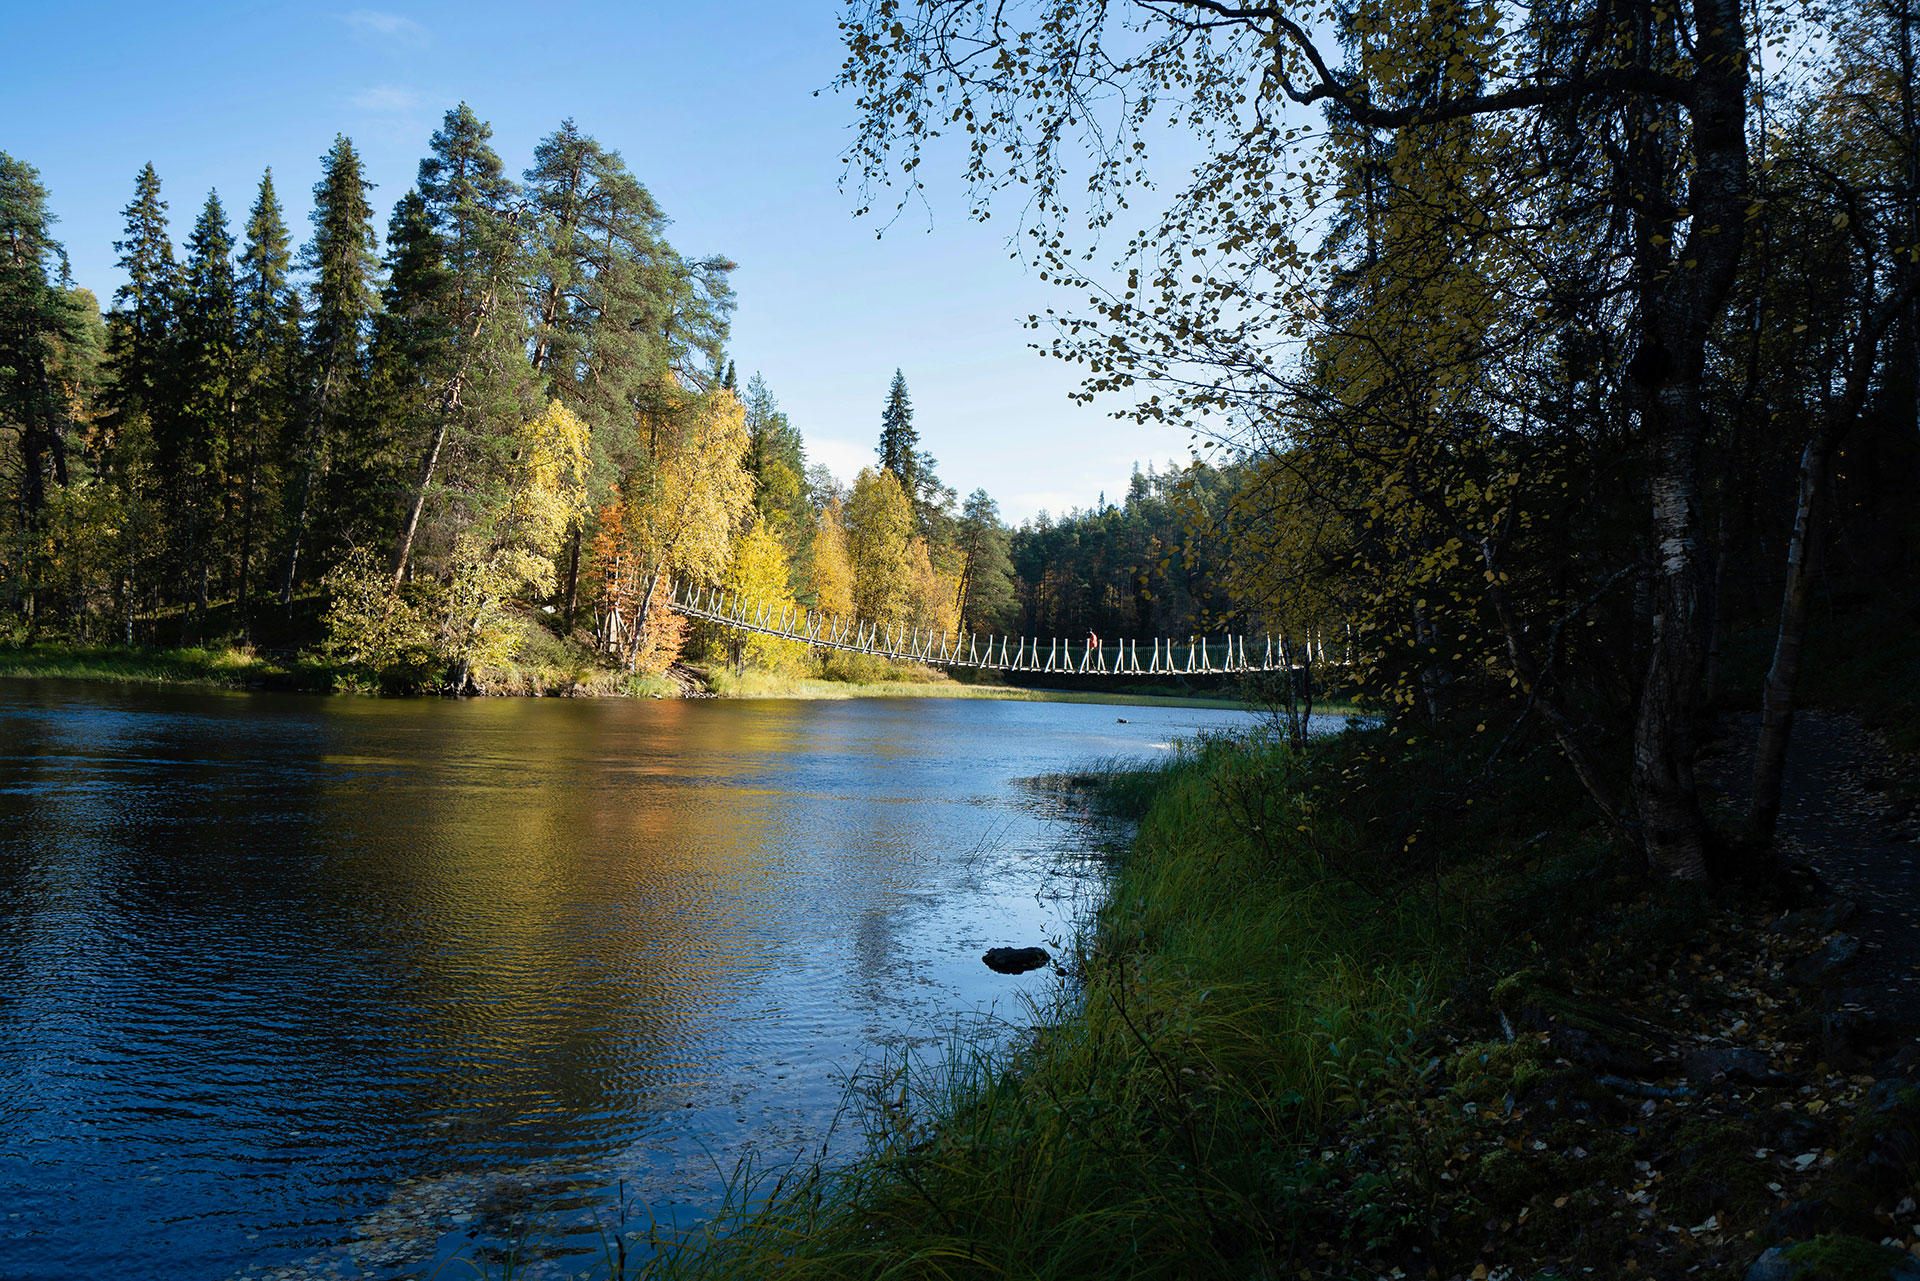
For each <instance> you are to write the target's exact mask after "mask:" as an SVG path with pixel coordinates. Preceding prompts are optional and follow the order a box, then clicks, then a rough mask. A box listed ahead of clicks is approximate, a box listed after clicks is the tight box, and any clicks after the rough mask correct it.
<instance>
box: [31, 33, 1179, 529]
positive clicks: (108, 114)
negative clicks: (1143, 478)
mask: <svg viewBox="0 0 1920 1281" xmlns="http://www.w3.org/2000/svg"><path fill="white" fill-rule="evenodd" d="M840 11H841V9H840V6H839V5H838V4H837V3H835V2H834V0H787V2H786V3H780V2H778V0H740V2H738V3H733V4H728V5H725V6H711V7H710V6H699V5H686V4H667V3H660V2H658V0H651V2H648V3H640V4H603V5H591V4H579V3H570V2H568V0H546V2H544V3H541V4H537V5H526V4H513V5H507V4H494V3H482V4H473V3H468V4H409V5H405V6H399V5H384V6H382V7H379V8H367V9H356V8H353V7H350V6H342V7H340V8H322V7H308V6H304V5H279V4H271V3H268V4H261V3H250V4H233V3H197V4H193V5H161V4H152V3H146V4H135V3H65V4H57V5H45V6H26V5H19V6H14V9H13V12H12V13H11V14H10V16H9V19H8V30H9V40H10V43H12V44H13V47H14V48H15V49H16V51H19V50H28V49H31V50H33V51H34V53H33V54H32V55H31V56H25V57H21V56H16V57H14V58H12V59H10V60H9V61H10V66H9V74H8V76H7V77H6V78H5V79H4V80H0V119H5V120H6V121H7V122H8V127H7V129H6V130H5V133H4V136H0V149H4V150H6V151H7V152H9V153H10V154H12V155H14V156H15V157H17V158H19V159H21V160H24V161H27V162H28V163H30V164H33V165H35V166H36V167H38V168H39V170H40V172H41V175H42V178H43V180H44V181H45V183H46V185H47V187H48V188H49V190H50V191H51V193H52V198H53V206H54V209H55V211H56V213H58V215H59V217H60V219H61V222H60V226H59V233H60V235H61V237H62V239H63V240H64V241H65V243H66V246H67V250H68V253H69V255H70V257H71V259H72V262H73V269H74V273H75V275H76V277H77V278H78V280H79V282H80V283H81V284H83V285H86V286H88V287H89V288H92V289H94V290H95V291H96V292H98V293H99V294H100V295H101V298H102V300H103V302H104V301H105V300H106V299H107V298H109V297H110V296H111V294H112V291H113V289H114V287H115V286H116V285H117V284H118V283H119V277H118V273H117V272H116V270H115V268H114V266H113V260H114V257H115V255H114V253H113V248H112V242H113V239H114V237H115V236H116V235H117V234H118V233H119V227H120V214H119V211H120V209H121V208H122V207H123V206H124V205H125V204H126V203H127V200H128V199H129V197H130V195H131V192H132V186H133V177H134V174H135V172H136V171H137V170H138V169H139V167H140V165H142V164H143V163H145V162H146V161H148V160H151V161H152V162H153V163H154V165H155V167H156V168H157V169H158V170H159V173H160V177H161V180H162V182H163V184H164V187H165V194H166V196H167V199H168V202H169V204H170V205H171V214H172V219H173V231H174V238H175V241H176V243H177V242H179V241H181V240H183V239H184V238H185V236H186V232H187V230H188V229H189V227H190V226H191V223H192V220H193V218H194V216H195V215H196V214H197V212H198V210H199V208H200V205H201V203H202V201H204V199H205V198H206V193H207V191H208V189H209V188H218V189H219V191H220V194H221V197H222V199H223V200H224V201H225V203H226V206H227V210H228V213H229V215H230V216H231V217H232V218H233V219H234V220H235V222H236V224H237V223H238V221H239V220H240V219H242V218H243V217H244V215H245V210H246V208H247V206H248V205H249V204H251V203H252V199H253V193H254V189H255V186H256V184H257V183H258V181H259V177H260V172H261V170H262V169H263V168H265V167H266V166H268V165H271V166H273V170H274V177H275V182H276V184H277V185H278V187H279V190H280V193H281V197H282V199H283V200H284V201H286V203H287V206H288V216H289V220H290V221H292V222H294V223H295V226H296V234H297V235H298V236H299V237H300V238H301V239H304V238H305V234H306V229H307V224H306V213H307V209H308V206H309V193H310V191H311V188H312V186H313V183H314V181H315V179H316V178H317V177H318V176H319V157H320V156H321V154H322V153H323V152H325V151H326V149H327V148H328V146H329V145H330V144H331V142H332V139H333V136H334V134H335V133H336V132H344V133H346V134H348V135H349V136H350V137H352V138H353V139H354V141H355V143H356V144H357V145H358V146H359V147H360V149H361V150H362V152H363V154H364V155H365V156H366V158H367V162H368V173H369V177H370V178H371V179H372V180H373V181H374V182H375V183H377V184H378V186H377V187H376V189H375V191H374V193H373V198H374V204H375V208H376V210H378V211H379V216H378V219H377V221H378V224H379V225H380V226H381V227H382V228H383V229H384V227H385V224H386V212H387V211H388V210H390V209H391V207H392V205H393V202H394V201H395V200H397V199H398V198H399V197H400V196H401V195H402V194H403V193H404V192H405V191H406V189H407V187H408V186H409V185H410V184H411V183H412V181H413V176H414V170H415V167H416V165H417V164H418V162H419V157H420V156H421V154H422V153H423V152H424V151H425V150H426V145H427V139H428V136H429V135H430V134H431V133H432V132H433V129H434V127H435V126H436V124H437V123H438V121H439V118H440V115H441V113H442V112H443V111H444V110H445V109H446V108H447V107H448V106H450V105H452V104H453V103H455V102H457V101H460V100H461V99H465V100H466V101H467V102H469V103H471V104H472V106H473V108H474V110H475V111H476V112H478V113H479V114H480V116H481V117H482V118H483V119H486V120H488V121H490V122H491V123H492V125H493V127H494V140H495V144H496V146H497V147H498V148H499V150H500V153H501V155H502V157H503V158H504V159H505V161H506V163H507V165H508V167H509V169H510V170H512V171H514V172H516V173H517V172H518V171H519V170H521V169H523V168H525V167H526V165H527V164H528V162H529V160H530V159H531V155H532V151H533V147H534V144H535V142H537V141H538V139H539V138H541V137H542V136H544V135H545V134H546V133H548V132H550V131H551V130H552V129H553V128H554V127H555V125H557V124H558V123H559V121H560V120H562V119H563V118H565V117H567V116H572V117H573V118H574V119H575V120H576V121H578V122H579V124H580V126H581V127H582V128H583V129H585V130H586V131H587V132H589V133H591V134H593V135H594V136H595V137H597V138H599V139H600V140H601V141H602V142H603V143H605V144H607V145H609V146H612V147H615V148H618V149H619V150H620V151H621V152H622V153H623V154H624V155H625V156H626V158H627V161H628V164H629V166H630V167H631V168H632V169H633V171H634V172H635V173H636V174H637V175H639V177H640V179H641V180H642V181H643V182H645V183H646V184H647V186H648V188H649V189H650V190H651V191H652V192H653V194H654V197H655V198H656V199H657V200H658V201H659V202H660V204H661V206H662V207H663V208H664V209H665V210H666V212H667V214H668V215H669V216H670V217H671V218H672V219H673V226H672V227H671V228H670V230H669V233H668V234H669V236H670V238H671V239H672V241H673V243H674V245H675V247H676V248H678V249H680V250H681V251H682V252H684V253H688V254H693V255H700V254H706V253H712V252H719V253H725V254H727V255H729V256H730V257H732V258H733V259H734V260H735V261H736V262H738V263H739V264H740V268H739V271H738V272H737V273H735V277H734V283H735V286H736V288H737V289H738V291H739V298H740V308H739V312H738V314H737V316H736V318H735V324H734V337H733V353H734V356H735V359H736V360H737V362H738V364H739V367H740V372H741V377H742V379H743V380H744V379H745V378H746V376H747V375H748V374H749V373H751V372H752V371H754V370H759V371H761V372H762V373H764V375H765V376H766V379H767V382H768V384H769V385H770V386H771V388H772V389H773V392H774V394H775V396H776V397H778V398H779V400H780V402H781V404H782V406H783V407H784V408H785V409H786V410H787V412H788V414H789V416H790V417H791V418H792V419H793V421H794V423H795V425H796V426H797V427H799V428H800V430H801V432H802V433H803V434H804V435H805V437H806V440H807V443H808V450H809V455H810V457H811V459H812V460H813V461H817V462H824V463H826V464H827V465H828V466H829V467H831V468H832V469H833V470H834V471H835V472H836V473H838V474H839V475H840V476H842V478H849V477H850V476H851V475H852V473H853V472H854V471H855V470H857V469H858V468H859V467H860V466H861V465H863V464H864V463H866V462H868V461H870V460H871V459H872V456H873V455H872V450H873V444H874V442H875V440H876V439H877V438H878V435H879V417H880V408H881V403H882V400H883V398H884V396H885V394H886V389H887V383H888V380H889V379H890V378H891V376H892V373H893V370H894V368H895V366H899V367H900V368H901V369H902V370H904V372H905V374H906V378H907V384H908V387H909V388H910V389H911V391H912V393H913V398H914V403H915V407H916V416H915V425H916V426H917V427H918V428H919V430H920V435H921V440H922V443H923V444H924V445H925V447H927V448H928V449H930V450H932V451H933V453H934V455H935V456H936V457H937V458H939V460H940V470H941V474H942V476H943V477H944V479H945V480H946V481H947V483H948V484H950V485H953V486H954V487H955V488H957V489H959V490H960V492H961V493H962V494H965V493H967V492H968V491H970V490H972V489H974V488H975V487H984V488H986V489H987V491H988V492H989V493H991V494H993V496H994V497H995V498H996V499H998V500H999V502H1000V504H1001V509H1002V511H1003V513H1004V514H1005V515H1006V516H1007V517H1008V518H1009V519H1013V520H1016V521H1017V520H1020V519H1023V518H1025V517H1028V516H1030V515H1032V514H1033V513H1034V512H1035V511H1037V510H1039V509H1041V508H1047V509H1050V510H1052V511H1054V512H1055V513H1058V512H1061V511H1063V510H1065V509H1067V508H1069V507H1072V506H1075V505H1091V504H1092V502H1093V501H1094V499H1095V497H1096V495H1097V494H1098V493H1099V492H1101V491H1102V490H1104V491H1105V492H1106V493H1107V494H1108V495H1109V496H1112V497H1117V496H1118V495H1119V494H1121V493H1123V492H1124V490H1125V487H1126V482H1127V478H1128V476H1129V474H1130V473H1131V471H1132V468H1133V464H1134V463H1135V461H1136V460H1137V461H1139V462H1140V463H1141V464H1143V465H1144V464H1146V463H1148V462H1150V461H1152V460H1154V459H1159V460H1161V461H1162V462H1163V463H1164V461H1165V460H1166V459H1168V458H1171V457H1174V456H1183V455H1184V454H1185V451H1186V441H1185V438H1184V434H1182V433H1177V432H1172V431H1169V430H1167V429H1164V428H1156V427H1151V426H1148V427H1142V426H1137V425H1135V424H1132V423H1128V422H1124V421H1119V420H1115V419H1112V418H1109V417H1107V416H1106V414H1105V413H1104V412H1103V411H1102V409H1101V408H1100V407H1098V406H1095V407H1092V408H1087V407H1081V406H1076V405H1073V404H1071V403H1069V402H1068V400H1067V392H1068V391H1069V390H1070V389H1071V388H1072V387H1074V386H1075V385H1076V379H1075V377H1074V375H1073V371H1072V369H1071V368H1070V367H1068V366H1065V365H1063V364H1060V363H1059V362H1057V361H1053V360H1050V359H1047V358H1043V357H1041V356H1039V355H1037V354H1035V353H1033V352H1032V351H1030V350H1029V349H1028V347H1027V344H1028V342H1029V341H1030V340H1031V338H1032V337H1033V336H1034V335H1033V334H1032V332H1031V331H1028V330H1026V329H1024V328H1023V327H1022V323H1021V322H1022V321H1023V319H1024V318H1025V317H1026V316H1027V315H1028V314H1029V313H1031V312H1035V311H1043V310H1044V309H1045V308H1047V307H1049V306H1053V307H1061V306H1063V305H1069V306H1070V305H1071V304H1072V302H1073V301H1074V300H1073V299H1067V298H1064V297H1063V295H1062V293H1061V292H1060V291H1059V290H1057V289H1055V288H1053V287H1052V286H1049V285H1047V284H1045V283H1043V282H1041V281H1039V280H1038V279H1037V278H1035V277H1034V276H1032V275H1031V274H1029V273H1028V272H1027V271H1026V270H1025V269H1024V268H1023V267H1022V265H1021V264H1020V263H1018V262H1016V261H1013V260H1012V259H1010V258H1009V251H1008V247H1007V244H1006V234H1007V232H1008V231H1009V230H1010V229H1011V219H1008V220H1007V225H1006V226H1003V225H1001V223H1002V220H1001V219H1000V218H996V219H994V220H993V222H992V223H990V224H987V225H984V226H983V225H980V224H976V223H974V222H972V221H970V220H969V219H968V218H967V217H966V211H965V205H964V193H963V191H962V190H961V188H960V186H959V184H958V182H957V181H956V179H955V175H953V174H951V173H948V174H939V173H935V174H931V175H930V176H929V177H928V178H927V182H928V185H929V188H930V192H931V198H930V208H918V207H916V208H913V209H910V210H909V211H908V212H907V213H906V214H904V215H903V216H902V217H901V218H900V219H899V220H898V221H896V222H895V223H894V224H893V226H892V227H891V228H890V229H889V230H888V231H887V233H886V235H885V236H884V237H883V238H881V239H876V238H875V234H874V233H875V230H876V225H875V223H874V221H873V220H872V219H870V218H868V219H858V220H856V219H855V218H854V217H853V216H852V211H853V209H854V208H855V207H856V205H857V203H858V202H857V200H856V199H855V197H854V195H853V194H852V193H842V192H841V191H840V190H839V188H838V181H839V177H840V165H839V163H838V156H839V149H840V147H841V146H842V144H843V142H844V141H845V140H846V138H847V136H848V129H849V127H850V125H851V123H852V119H853V104H852V102H851V100H850V99H847V98H844V97H839V96H836V95H834V94H832V93H822V94H821V95H820V96H818V97H815V96H813V95H814V91H815V90H816V89H824V88H825V87H826V86H827V85H828V84H829V83H830V82H831V80H832V79H833V76H834V73H835V71H836V69H837V68H838V66H839V63H840V59H841V48H840V43H839V37H838V32H837V30H836V27H835V23H836V20H837V18H838V16H839V14H840Z"/></svg>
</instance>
